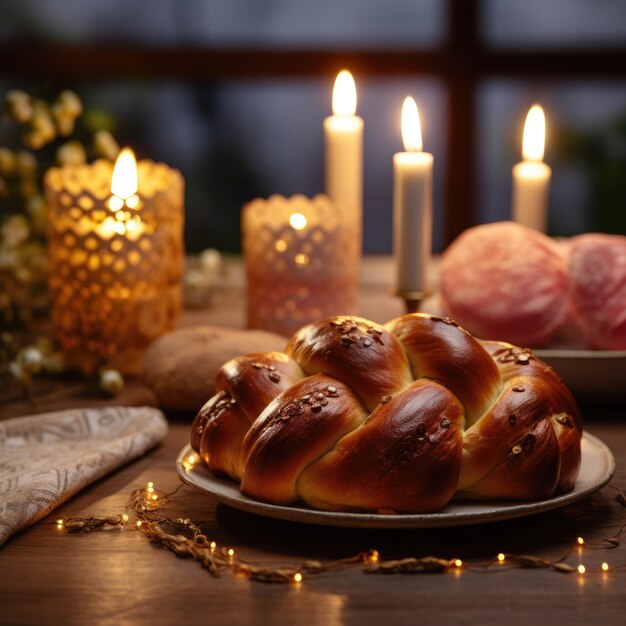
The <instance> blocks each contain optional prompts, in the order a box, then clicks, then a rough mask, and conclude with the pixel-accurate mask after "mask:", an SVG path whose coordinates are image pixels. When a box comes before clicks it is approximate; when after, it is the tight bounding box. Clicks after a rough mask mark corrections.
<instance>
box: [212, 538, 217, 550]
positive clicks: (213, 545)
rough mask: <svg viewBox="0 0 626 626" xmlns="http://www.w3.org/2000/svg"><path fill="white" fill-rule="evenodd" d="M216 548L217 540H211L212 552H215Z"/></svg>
mask: <svg viewBox="0 0 626 626" xmlns="http://www.w3.org/2000/svg"><path fill="white" fill-rule="evenodd" d="M215 548H217V544H216V543H215V541H211V552H213V550H215Z"/></svg>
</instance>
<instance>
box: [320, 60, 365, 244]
mask: <svg viewBox="0 0 626 626" xmlns="http://www.w3.org/2000/svg"><path fill="white" fill-rule="evenodd" d="M324 143H325V149H326V194H327V195H328V196H329V197H330V198H331V200H332V201H333V204H334V205H335V206H336V207H337V210H338V211H339V212H340V215H341V216H342V218H343V219H344V220H345V221H346V223H349V224H350V225H351V227H354V228H356V233H357V236H358V238H359V246H358V252H359V254H360V247H361V246H360V242H361V230H362V221H363V217H362V214H363V118H361V117H359V116H358V115H356V86H355V84H354V79H353V78H352V74H350V72H348V71H347V70H342V71H341V72H339V74H338V75H337V79H336V80H335V87H334V89H333V115H331V116H330V117H327V118H326V119H325V120H324Z"/></svg>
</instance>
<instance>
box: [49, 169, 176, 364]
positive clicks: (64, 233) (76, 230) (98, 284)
mask: <svg viewBox="0 0 626 626" xmlns="http://www.w3.org/2000/svg"><path fill="white" fill-rule="evenodd" d="M112 171H113V164H112V163H110V162H108V161H96V162H94V163H93V164H91V165H79V166H70V167H68V166H66V167H63V168H51V169H50V170H48V172H47V173H46V176H45V179H44V186H45V190H46V197H47V200H48V204H49V207H50V220H49V233H48V246H49V259H50V261H49V262H50V277H49V286H50V290H51V294H52V298H53V311H52V314H53V315H52V317H53V323H54V331H55V336H56V338H57V340H58V341H59V343H60V347H61V350H62V352H63V355H64V357H65V360H66V362H67V364H68V365H69V366H70V367H73V368H76V369H80V370H82V371H84V372H86V373H92V372H93V371H95V370H96V369H97V368H98V367H101V366H102V365H104V364H108V365H110V366H113V367H117V368H118V369H120V370H121V371H123V372H133V371H136V369H137V367H138V364H139V359H140V357H141V354H142V352H143V350H144V348H145V347H146V346H147V345H148V344H149V343H150V342H151V341H152V340H153V339H154V338H155V337H157V336H158V335H160V334H162V333H164V332H165V331H167V330H170V329H171V328H173V327H174V326H175V324H176V322H177V320H178V317H179V315H180V310H181V295H182V294H181V276H182V271H183V262H184V245H183V211H184V209H183V188H184V181H183V177H182V176H181V174H180V172H179V171H177V170H174V169H170V168H169V167H167V166H166V165H164V164H162V163H153V162H152V161H146V160H144V161H140V162H139V163H138V164H137V175H138V191H137V193H136V194H135V195H133V196H131V197H130V198H128V199H126V200H121V199H120V198H118V197H112V195H111V176H112ZM114 201H115V202H114Z"/></svg>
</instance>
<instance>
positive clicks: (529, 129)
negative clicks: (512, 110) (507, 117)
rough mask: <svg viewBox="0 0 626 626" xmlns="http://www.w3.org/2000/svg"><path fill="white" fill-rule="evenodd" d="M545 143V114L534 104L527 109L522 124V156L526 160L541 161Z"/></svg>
mask: <svg viewBox="0 0 626 626" xmlns="http://www.w3.org/2000/svg"><path fill="white" fill-rule="evenodd" d="M545 145H546V116H545V115H544V113H543V109H542V108H541V107H540V106H539V105H538V104H535V105H533V106H532V107H531V108H530V111H528V115H527V116H526V124H524V140H523V142H522V156H523V158H524V160H526V161H543V153H544V149H545Z"/></svg>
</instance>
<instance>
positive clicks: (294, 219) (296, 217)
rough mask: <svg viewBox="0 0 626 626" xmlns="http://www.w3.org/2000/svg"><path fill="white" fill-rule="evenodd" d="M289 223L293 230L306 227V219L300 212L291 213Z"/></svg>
mask: <svg viewBox="0 0 626 626" xmlns="http://www.w3.org/2000/svg"><path fill="white" fill-rule="evenodd" d="M289 224H291V227H292V228H294V229H295V230H304V229H305V228H306V227H307V224H308V220H307V219H306V217H305V216H304V215H302V213H292V214H291V215H290V216H289Z"/></svg>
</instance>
